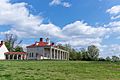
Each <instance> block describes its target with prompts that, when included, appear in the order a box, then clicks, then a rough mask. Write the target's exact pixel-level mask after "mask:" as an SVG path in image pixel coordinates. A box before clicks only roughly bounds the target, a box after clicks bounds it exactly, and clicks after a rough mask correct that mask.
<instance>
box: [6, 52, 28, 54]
mask: <svg viewBox="0 0 120 80" xmlns="http://www.w3.org/2000/svg"><path fill="white" fill-rule="evenodd" d="M4 54H27V53H26V52H6V53H4Z"/></svg>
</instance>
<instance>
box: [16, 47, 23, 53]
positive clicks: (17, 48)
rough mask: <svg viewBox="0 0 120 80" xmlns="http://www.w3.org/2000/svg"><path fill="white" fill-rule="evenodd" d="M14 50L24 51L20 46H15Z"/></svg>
mask: <svg viewBox="0 0 120 80" xmlns="http://www.w3.org/2000/svg"><path fill="white" fill-rule="evenodd" d="M15 52H24V51H23V48H22V47H20V46H17V47H15Z"/></svg>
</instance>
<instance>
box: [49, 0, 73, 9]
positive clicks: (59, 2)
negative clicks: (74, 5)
mask: <svg viewBox="0 0 120 80" xmlns="http://www.w3.org/2000/svg"><path fill="white" fill-rule="evenodd" d="M49 5H50V6H53V5H61V6H64V7H66V8H69V7H71V4H70V3H69V2H64V1H62V0H52V1H51V2H50V3H49Z"/></svg>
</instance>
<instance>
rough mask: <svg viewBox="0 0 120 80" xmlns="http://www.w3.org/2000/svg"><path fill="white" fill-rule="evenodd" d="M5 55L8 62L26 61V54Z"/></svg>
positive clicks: (11, 53) (7, 53) (9, 53)
mask: <svg viewBox="0 0 120 80" xmlns="http://www.w3.org/2000/svg"><path fill="white" fill-rule="evenodd" d="M4 54H5V59H6V60H26V53H25V52H6V53H4Z"/></svg>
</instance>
